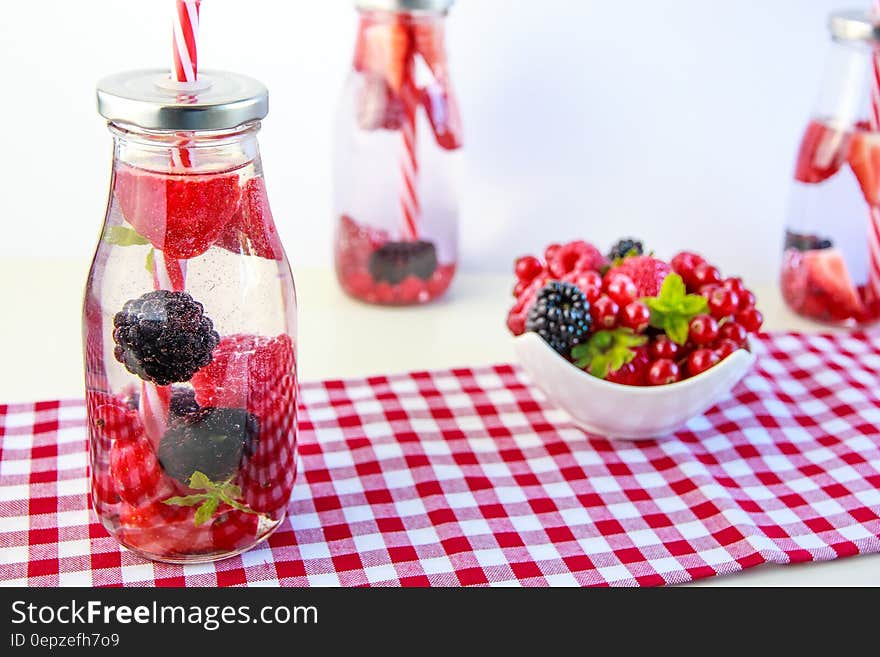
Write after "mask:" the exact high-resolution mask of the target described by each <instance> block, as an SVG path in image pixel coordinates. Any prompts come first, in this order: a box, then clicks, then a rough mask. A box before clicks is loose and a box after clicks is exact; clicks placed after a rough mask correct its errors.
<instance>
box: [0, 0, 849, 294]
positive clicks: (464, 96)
mask: <svg viewBox="0 0 880 657" xmlns="http://www.w3.org/2000/svg"><path fill="white" fill-rule="evenodd" d="M840 3H841V0H726V1H718V0H632V1H630V2H616V1H615V2H612V1H609V0H605V1H598V0H595V1H594V0H540V1H539V0H528V1H524V0H459V2H458V4H457V5H456V6H455V7H454V8H453V11H452V13H451V15H450V18H449V34H450V41H449V48H450V51H451V57H452V66H453V75H454V78H455V82H456V86H457V88H458V92H459V96H460V99H461V104H462V108H463V113H464V117H465V122H466V125H465V127H466V138H467V152H466V163H465V168H466V175H465V176H463V181H464V185H463V188H462V190H461V199H462V206H463V217H462V244H463V266H464V267H465V268H466V269H470V270H504V269H506V268H508V267H509V264H510V262H511V259H512V258H513V257H514V256H515V255H518V254H520V253H522V252H528V251H535V250H538V249H539V248H540V247H541V246H543V245H544V244H546V243H547V242H549V241H551V240H563V239H568V238H574V237H584V238H587V239H592V240H595V241H596V242H597V244H599V245H600V246H601V247H602V248H603V249H604V248H605V247H607V245H608V244H609V243H610V242H611V241H612V240H613V239H614V238H615V237H617V236H619V235H620V234H622V233H626V234H629V233H632V234H635V235H639V236H642V237H643V238H644V239H645V240H647V242H648V243H649V244H650V245H651V246H652V247H653V248H654V249H655V250H656V251H657V252H658V253H660V254H666V255H671V252H672V251H673V250H674V249H676V248H678V247H683V246H689V247H692V248H697V249H700V250H702V251H704V252H706V253H707V254H708V255H709V256H710V257H712V258H713V259H715V260H717V261H718V262H719V263H720V264H721V265H722V267H723V268H724V269H725V270H727V271H736V272H740V273H744V274H745V275H746V276H747V277H748V279H749V280H750V281H754V282H755V283H758V282H762V281H770V280H772V279H773V278H774V277H775V274H776V268H777V262H778V250H779V244H780V236H781V231H782V226H783V220H784V213H785V206H786V201H787V196H788V191H789V182H790V174H791V170H792V162H793V158H794V154H795V149H796V146H797V142H798V140H799V136H800V132H801V130H802V128H803V125H804V121H805V119H806V117H807V116H808V114H809V111H810V107H811V105H812V102H813V99H814V97H815V95H816V92H817V91H818V82H819V79H820V75H821V72H822V67H823V63H824V59H825V55H826V53H827V50H828V45H829V40H828V38H827V31H826V27H825V22H826V20H825V19H826V16H827V14H828V13H829V12H830V11H831V10H832V9H834V8H836V7H839V6H840ZM844 4H846V3H844ZM856 4H858V3H856ZM171 6H172V3H171V0H81V1H75V2H74V1H71V0H40V1H39V2H4V3H3V7H2V10H3V12H2V19H0V71H2V74H3V77H2V81H3V85H4V88H3V92H2V96H0V97H2V102H0V126H2V130H3V135H2V143H3V151H2V155H0V180H2V181H3V182H2V187H0V192H2V194H0V217H2V219H0V221H2V225H3V233H2V235H3V238H2V239H0V257H4V256H11V255H32V256H50V257H53V256H73V257H82V258H83V259H88V258H89V257H90V255H91V251H92V249H93V247H94V243H95V240H96V237H97V232H98V230H99V227H100V224H101V221H102V217H103V211H104V204H105V201H106V192H107V181H108V175H109V165H110V155H111V151H110V146H111V140H110V136H109V133H107V131H106V129H105V127H104V124H103V122H102V120H101V118H100V117H99V116H98V114H97V113H96V111H95V107H94V85H95V82H96V80H97V79H98V78H100V77H101V76H103V75H105V74H107V73H110V72H113V71H117V70H121V69H129V68H137V67H148V66H157V65H164V64H165V63H166V62H168V60H169V58H170V7H171ZM355 27H356V14H355V11H354V9H353V8H352V5H351V4H350V2H348V1H347V0H284V1H282V0H274V1H272V0H247V1H245V0H205V2H204V3H203V6H202V32H201V34H202V38H201V50H200V63H201V64H202V66H205V67H214V68H225V69H231V70H236V71H239V72H244V73H248V74H250V75H253V76H254V77H257V78H259V79H261V80H262V81H263V82H265V83H266V84H267V85H268V86H269V89H270V92H271V111H270V114H269V117H268V119H267V120H266V121H265V123H264V130H263V133H262V137H261V144H262V148H263V156H264V163H265V167H266V173H267V181H268V185H269V193H270V197H271V200H272V204H273V209H274V214H275V217H276V220H277V221H278V223H279V229H280V231H281V234H282V237H283V238H284V241H285V244H286V246H287V249H288V251H289V253H290V256H291V260H292V262H293V264H294V269H296V267H297V266H310V267H311V266H328V265H329V264H330V257H331V241H330V240H331V225H332V216H331V210H330V206H331V180H330V175H329V174H330V170H331V161H330V152H331V147H330V146H331V132H332V128H331V126H332V120H333V112H334V107H335V104H336V100H337V97H338V95H339V92H340V90H341V88H342V85H343V82H344V79H345V76H346V73H347V70H348V68H349V66H350V60H351V52H352V48H353V44H354V36H355ZM6 284H10V282H9V281H5V282H4V283H3V285H6Z"/></svg>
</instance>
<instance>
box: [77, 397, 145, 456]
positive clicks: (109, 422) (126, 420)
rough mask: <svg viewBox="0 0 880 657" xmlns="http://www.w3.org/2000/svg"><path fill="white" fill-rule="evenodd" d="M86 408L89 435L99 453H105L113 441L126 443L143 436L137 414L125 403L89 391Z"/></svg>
mask: <svg viewBox="0 0 880 657" xmlns="http://www.w3.org/2000/svg"><path fill="white" fill-rule="evenodd" d="M87 406H88V411H89V412H88V417H89V428H90V430H91V431H90V435H91V437H92V440H94V441H95V442H96V444H97V447H98V450H99V451H100V452H101V453H107V452H108V451H109V450H110V447H111V446H112V444H113V442H114V441H122V442H128V441H132V440H135V439H137V438H140V437H141V436H142V435H143V432H144V430H143V427H142V426H141V421H140V418H139V417H138V414H137V412H135V411H133V410H132V409H131V408H130V407H129V406H128V405H127V404H126V403H125V402H123V401H121V400H119V399H117V398H115V397H112V396H110V395H108V394H105V393H101V392H94V391H89V393H88V395H87Z"/></svg>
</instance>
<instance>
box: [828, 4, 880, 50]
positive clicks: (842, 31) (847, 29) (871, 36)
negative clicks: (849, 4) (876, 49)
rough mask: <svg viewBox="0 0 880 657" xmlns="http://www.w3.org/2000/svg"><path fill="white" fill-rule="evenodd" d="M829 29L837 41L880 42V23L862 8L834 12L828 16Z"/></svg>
mask: <svg viewBox="0 0 880 657" xmlns="http://www.w3.org/2000/svg"><path fill="white" fill-rule="evenodd" d="M828 29H829V30H830V31H831V36H832V37H833V38H834V40H835V41H868V42H880V24H877V23H875V21H874V18H873V17H872V16H871V13H870V12H868V11H864V10H862V9H847V10H843V11H836V12H834V13H833V14H831V16H830V17H829V18H828Z"/></svg>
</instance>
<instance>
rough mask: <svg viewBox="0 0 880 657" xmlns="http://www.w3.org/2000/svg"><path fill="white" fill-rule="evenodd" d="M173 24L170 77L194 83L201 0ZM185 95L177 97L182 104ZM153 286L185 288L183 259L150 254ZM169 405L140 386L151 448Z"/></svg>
mask: <svg viewBox="0 0 880 657" xmlns="http://www.w3.org/2000/svg"><path fill="white" fill-rule="evenodd" d="M175 4H176V6H175V12H174V24H173V44H172V45H173V51H174V65H173V66H172V69H171V77H172V79H173V80H175V81H176V82H180V83H185V82H195V81H196V80H197V79H198V71H199V67H198V61H199V60H198V48H197V40H198V39H197V38H198V34H199V5H200V4H201V0H175ZM186 98H187V95H186V94H181V95H180V96H178V100H182V101H185V99H186ZM186 143H187V140H186V138H185V137H184V138H183V139H182V140H181V147H180V148H172V149H171V163H172V165H173V166H174V168H180V169H186V168H189V167H191V166H192V157H191V155H190V152H189V149H187V148H184V145H185V144H186ZM153 287H154V288H155V289H157V290H172V291H175V292H179V291H182V290H183V289H185V287H186V260H177V259H175V258H166V257H165V253H164V252H163V251H161V250H160V249H156V250H154V251H153ZM170 405H171V387H170V386H157V385H154V384H152V383H148V382H146V381H144V382H142V384H141V399H140V410H139V412H140V416H141V420H142V422H143V425H144V430H145V432H146V434H147V436H148V437H149V438H150V440H151V442H152V443H153V446H154V447H155V448H157V449H158V446H159V441H160V440H161V439H162V436H163V435H164V434H165V431H166V429H167V428H168V414H169V409H170Z"/></svg>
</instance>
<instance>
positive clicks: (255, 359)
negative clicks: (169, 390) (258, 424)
mask: <svg viewBox="0 0 880 657" xmlns="http://www.w3.org/2000/svg"><path fill="white" fill-rule="evenodd" d="M295 365H296V363H295V359H294V353H293V341H292V340H291V339H290V336H288V335H286V334H281V335H279V336H277V337H274V338H269V337H266V336H260V335H245V334H235V335H229V336H226V337H224V338H223V339H222V340H220V344H218V345H217V348H216V349H215V350H214V354H213V360H212V361H211V363H210V364H209V365H207V366H206V367H203V368H202V369H201V370H200V371H199V372H197V373H196V375H195V376H193V378H192V385H193V388H195V391H196V401H197V402H198V403H199V404H201V405H202V406H217V407H223V408H246V409H247V410H248V411H249V412H251V413H256V408H257V406H258V405H259V404H260V402H261V400H262V399H263V397H265V396H266V395H267V394H272V393H273V392H274V391H275V388H276V387H277V385H278V382H279V381H280V380H281V379H282V378H283V377H284V376H286V375H289V374H291V373H292V372H293V371H294V368H295ZM257 419H258V420H262V418H260V416H259V414H257Z"/></svg>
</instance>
